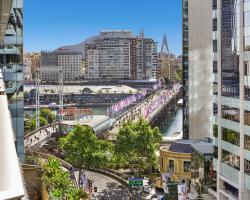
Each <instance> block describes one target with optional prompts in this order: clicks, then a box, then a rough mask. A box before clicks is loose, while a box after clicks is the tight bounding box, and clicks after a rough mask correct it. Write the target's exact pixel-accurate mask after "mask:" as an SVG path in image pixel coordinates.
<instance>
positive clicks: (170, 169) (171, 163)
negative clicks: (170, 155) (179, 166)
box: [168, 160, 174, 171]
mask: <svg viewBox="0 0 250 200" xmlns="http://www.w3.org/2000/svg"><path fill="white" fill-rule="evenodd" d="M168 169H169V171H174V160H168Z"/></svg>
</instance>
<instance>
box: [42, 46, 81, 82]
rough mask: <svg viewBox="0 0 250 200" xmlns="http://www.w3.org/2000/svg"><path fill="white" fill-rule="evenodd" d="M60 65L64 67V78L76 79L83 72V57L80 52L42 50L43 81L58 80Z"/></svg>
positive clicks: (68, 79) (67, 79) (65, 79)
mask: <svg viewBox="0 0 250 200" xmlns="http://www.w3.org/2000/svg"><path fill="white" fill-rule="evenodd" d="M59 66H60V67H62V72H63V80H64V81H75V80H77V79H78V78H80V77H81V76H82V74H83V59H82V54H81V53H80V52H72V51H63V50H57V51H54V52H47V51H42V52H41V66H40V69H39V71H40V72H41V73H42V74H41V76H40V78H41V80H42V81H51V82H53V81H54V82H57V81H58V75H57V74H58V72H57V71H59Z"/></svg>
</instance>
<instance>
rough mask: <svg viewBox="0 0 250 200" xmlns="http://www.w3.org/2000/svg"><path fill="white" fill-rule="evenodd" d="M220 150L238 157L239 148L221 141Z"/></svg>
mask: <svg viewBox="0 0 250 200" xmlns="http://www.w3.org/2000/svg"><path fill="white" fill-rule="evenodd" d="M221 148H222V149H224V150H226V151H228V152H230V153H232V154H234V155H237V156H240V148H239V147H238V146H236V145H233V144H231V143H229V142H226V141H224V140H221Z"/></svg>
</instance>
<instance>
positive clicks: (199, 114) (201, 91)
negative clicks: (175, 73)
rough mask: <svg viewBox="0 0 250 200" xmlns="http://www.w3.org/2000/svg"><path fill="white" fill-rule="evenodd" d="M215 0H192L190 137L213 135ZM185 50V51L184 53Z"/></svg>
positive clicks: (188, 81)
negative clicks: (213, 9)
mask: <svg viewBox="0 0 250 200" xmlns="http://www.w3.org/2000/svg"><path fill="white" fill-rule="evenodd" d="M212 50H213V49H212V1H211V0H202V1H201V0H188V55H187V57H188V69H184V73H185V74H184V78H185V79H186V85H184V88H185V87H187V88H188V92H187V97H186V98H187V99H188V101H186V104H185V106H187V108H188V109H186V110H187V113H188V114H187V115H188V117H187V124H188V125H187V133H186V132H184V135H188V137H185V138H189V139H203V138H204V137H211V136H212V108H213V101H212V100H213V99H212V94H213V87H212V86H213V85H212V83H213V80H212V73H213V72H212V63H213V61H212ZM184 54H185V53H184Z"/></svg>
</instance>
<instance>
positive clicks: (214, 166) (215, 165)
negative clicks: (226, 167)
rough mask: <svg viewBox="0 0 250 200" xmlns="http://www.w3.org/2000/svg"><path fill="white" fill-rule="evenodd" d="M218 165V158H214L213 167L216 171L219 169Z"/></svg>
mask: <svg viewBox="0 0 250 200" xmlns="http://www.w3.org/2000/svg"><path fill="white" fill-rule="evenodd" d="M217 166H218V159H217V158H213V168H214V170H215V171H218V169H217Z"/></svg>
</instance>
